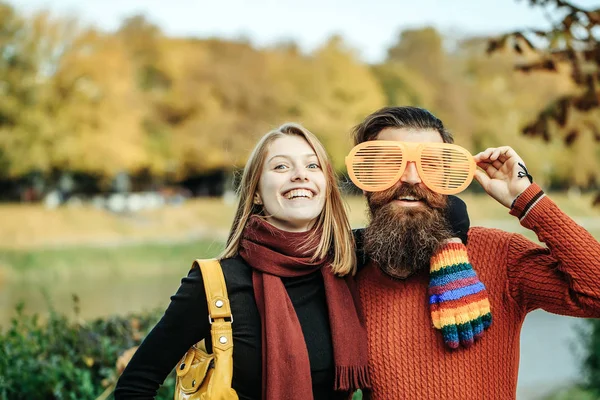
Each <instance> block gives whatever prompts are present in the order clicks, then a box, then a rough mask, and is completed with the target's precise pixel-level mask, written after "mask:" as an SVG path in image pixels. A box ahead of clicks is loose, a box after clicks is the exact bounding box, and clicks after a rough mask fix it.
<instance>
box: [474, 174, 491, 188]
mask: <svg viewBox="0 0 600 400" xmlns="http://www.w3.org/2000/svg"><path fill="white" fill-rule="evenodd" d="M474 178H475V180H476V181H477V182H479V184H480V185H481V187H482V188H483V189H484V190H485V189H486V188H487V187H488V186H489V184H490V181H491V179H490V177H489V176H488V174H486V173H485V172H483V171H482V170H480V169H477V170H475V176H474Z"/></svg>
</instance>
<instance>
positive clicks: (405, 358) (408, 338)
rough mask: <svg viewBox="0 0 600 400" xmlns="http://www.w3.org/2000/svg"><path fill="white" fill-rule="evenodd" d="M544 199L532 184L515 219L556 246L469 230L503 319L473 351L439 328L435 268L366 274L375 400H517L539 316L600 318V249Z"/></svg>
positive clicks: (471, 248)
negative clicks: (524, 341)
mask: <svg viewBox="0 0 600 400" xmlns="http://www.w3.org/2000/svg"><path fill="white" fill-rule="evenodd" d="M536 196H537V197H536ZM539 196H540V189H539V187H538V186H537V185H531V186H530V187H529V188H528V189H527V190H526V191H525V192H524V193H523V194H522V195H521V196H520V197H519V198H518V199H517V202H516V203H515V205H514V207H513V209H512V210H511V214H515V215H517V216H520V217H521V224H522V225H523V226H525V227H527V228H529V229H532V230H533V231H535V232H536V234H537V235H538V238H539V239H540V241H541V242H544V243H545V244H546V245H547V248H546V247H540V246H539V245H537V244H535V243H533V242H531V241H529V240H528V239H526V238H525V237H523V236H521V235H518V234H511V233H507V232H503V231H501V230H497V229H487V228H481V227H475V228H471V229H470V231H469V240H468V245H467V250H468V254H469V259H470V261H471V264H472V265H473V268H474V269H475V271H476V272H477V274H478V276H479V278H480V280H481V281H482V282H483V283H484V284H485V286H486V287H487V291H488V294H489V299H490V304H491V310H492V315H493V323H492V325H491V327H490V328H489V329H488V330H487V331H486V332H485V334H484V335H483V338H482V339H481V340H479V341H477V342H475V344H474V345H473V346H472V347H471V348H469V349H464V348H460V349H457V350H450V349H448V348H447V347H445V346H444V343H443V341H442V336H441V334H440V332H439V331H437V330H435V329H434V328H433V326H432V321H431V314H430V311H429V305H428V296H427V286H428V283H429V276H428V272H423V273H420V274H417V275H415V276H413V277H410V278H409V279H407V280H405V281H393V280H391V279H390V278H388V277H387V276H385V275H383V273H382V272H381V271H380V270H379V268H377V267H376V266H374V265H372V264H371V265H369V266H367V267H365V269H363V270H362V271H361V272H360V274H359V275H358V284H359V288H358V289H359V296H360V300H361V303H362V307H363V312H364V314H365V319H366V325H367V331H368V340H369V369H370V373H371V378H372V383H373V399H382V400H393V399H432V400H433V399H435V400H445V399H456V400H459V399H460V400H474V399H486V400H487V399H502V400H507V399H514V398H515V396H516V387H517V374H518V366H519V335H520V331H521V325H522V323H523V319H524V318H525V315H526V314H527V313H528V312H529V311H532V310H534V309H537V308H541V309H544V310H546V311H549V312H553V313H557V314H564V315H571V316H579V317H600V243H598V241H596V240H595V239H594V238H593V237H592V236H591V235H590V234H589V233H588V232H587V231H586V230H584V229H583V228H582V227H580V226H579V225H577V224H576V223H575V222H574V221H573V220H571V219H570V218H569V217H568V216H567V215H565V214H564V213H563V212H562V211H560V209H559V208H558V207H557V206H556V205H555V204H554V202H552V201H551V200H550V199H549V198H548V197H546V196H543V197H541V198H539ZM539 334H540V335H544V332H542V331H540V332H539ZM548 350H549V351H551V350H552V349H548Z"/></svg>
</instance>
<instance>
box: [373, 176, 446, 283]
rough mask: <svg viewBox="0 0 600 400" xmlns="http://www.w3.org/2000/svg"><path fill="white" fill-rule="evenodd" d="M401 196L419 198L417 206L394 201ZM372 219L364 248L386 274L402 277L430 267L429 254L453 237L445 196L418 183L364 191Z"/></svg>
mask: <svg viewBox="0 0 600 400" xmlns="http://www.w3.org/2000/svg"><path fill="white" fill-rule="evenodd" d="M404 196H413V197H415V198H417V199H421V201H422V202H423V204H421V205H420V206H417V207H404V206H402V205H400V204H396V203H394V202H393V200H397V199H399V198H401V197H404ZM367 201H368V203H369V210H370V216H371V222H370V224H369V226H368V227H367V228H366V229H365V235H364V251H365V254H366V255H367V256H368V257H369V258H370V259H371V260H373V261H375V262H376V263H377V264H378V265H379V268H381V270H382V271H383V272H385V273H386V274H387V275H389V276H391V277H393V278H397V279H404V278H407V277H408V276H410V275H412V274H413V273H415V272H417V271H420V270H423V269H425V268H429V263H430V259H431V256H432V255H433V253H434V252H435V251H436V250H437V249H438V247H439V246H440V244H441V243H442V242H443V241H444V240H446V239H449V238H450V237H452V234H451V231H450V229H449V227H448V223H447V220H446V216H445V211H446V202H447V197H446V196H444V195H441V194H438V193H434V192H432V191H430V190H429V189H427V188H425V187H423V186H421V185H409V184H402V185H401V186H394V187H393V188H391V189H388V190H386V191H383V192H373V193H369V194H367Z"/></svg>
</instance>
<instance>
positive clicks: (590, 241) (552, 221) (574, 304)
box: [508, 184, 600, 318]
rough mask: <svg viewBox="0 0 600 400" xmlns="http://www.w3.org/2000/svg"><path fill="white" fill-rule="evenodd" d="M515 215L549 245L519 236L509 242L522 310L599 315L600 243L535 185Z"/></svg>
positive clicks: (512, 283)
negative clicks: (543, 245)
mask: <svg viewBox="0 0 600 400" xmlns="http://www.w3.org/2000/svg"><path fill="white" fill-rule="evenodd" d="M510 213H511V214H512V215H515V216H516V217H518V218H519V219H520V222H521V225H523V226H524V227H526V228H528V229H531V230H533V231H534V232H535V233H536V235H537V237H538V239H539V240H540V242H543V243H544V244H545V245H546V247H542V246H539V245H537V244H535V243H533V242H531V241H530V240H528V239H526V238H525V237H523V236H522V235H518V234H514V235H512V238H511V240H510V243H509V249H508V281H509V291H510V293H511V295H512V297H513V298H514V299H515V300H516V301H517V303H518V304H519V305H520V306H521V307H522V308H523V310H524V311H525V312H527V311H531V310H534V309H537V308H541V309H543V310H546V311H549V312H552V313H556V314H563V315H570V316H574V317H592V318H598V317H600V243H598V241H597V240H596V239H594V237H593V236H592V235H591V234H590V233H589V232H587V231H586V230H585V229H584V228H582V227H581V226H579V225H577V223H575V221H573V220H572V219H571V218H569V217H568V216H567V215H566V214H565V213H563V212H562V211H561V210H560V209H559V208H558V206H557V205H556V204H555V203H554V202H553V201H552V200H550V199H549V198H548V197H547V196H546V195H545V194H544V192H543V191H542V190H541V189H540V187H539V186H538V185H536V184H533V185H531V186H530V187H529V188H528V189H527V190H525V192H523V194H521V195H520V196H519V197H518V198H517V200H516V202H515V204H514V205H513V207H512V209H511V211H510Z"/></svg>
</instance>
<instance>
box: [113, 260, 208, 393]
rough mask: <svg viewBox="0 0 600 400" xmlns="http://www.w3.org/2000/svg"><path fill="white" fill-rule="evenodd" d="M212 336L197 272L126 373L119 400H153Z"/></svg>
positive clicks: (185, 281)
mask: <svg viewBox="0 0 600 400" xmlns="http://www.w3.org/2000/svg"><path fill="white" fill-rule="evenodd" d="M209 332H210V324H209V322H208V306H207V304H206V293H205V291H204V281H203V280H202V273H201V272H200V269H199V268H193V269H192V270H191V271H190V272H189V274H188V276H187V277H185V278H183V279H182V280H181V286H180V287H179V290H178V291H177V293H176V294H174V295H173V296H171V304H170V305H169V307H168V308H167V310H166V311H165V314H164V315H163V317H162V318H161V320H160V321H159V322H158V323H157V324H156V326H155V327H154V328H153V329H152V330H151V331H150V333H149V334H148V335H147V336H146V338H145V339H144V341H143V342H142V344H141V345H140V347H139V348H138V350H137V351H136V352H135V354H134V356H133V357H132V359H131V361H130V362H129V364H128V365H127V367H126V368H125V370H124V371H123V374H122V375H121V377H120V378H119V381H118V382H117V387H116V389H115V393H114V396H115V399H116V400H119V399H153V398H154V397H155V396H156V393H157V390H158V389H159V387H160V385H161V384H162V383H163V382H164V380H165V379H166V377H167V376H168V375H169V373H170V372H171V370H172V369H173V367H174V366H175V364H177V362H178V361H179V359H180V358H181V357H182V356H183V354H185V352H186V351H187V350H188V349H189V348H190V347H191V346H192V345H193V344H195V343H197V342H198V341H200V340H202V339H203V338H205V337H208V335H209Z"/></svg>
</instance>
